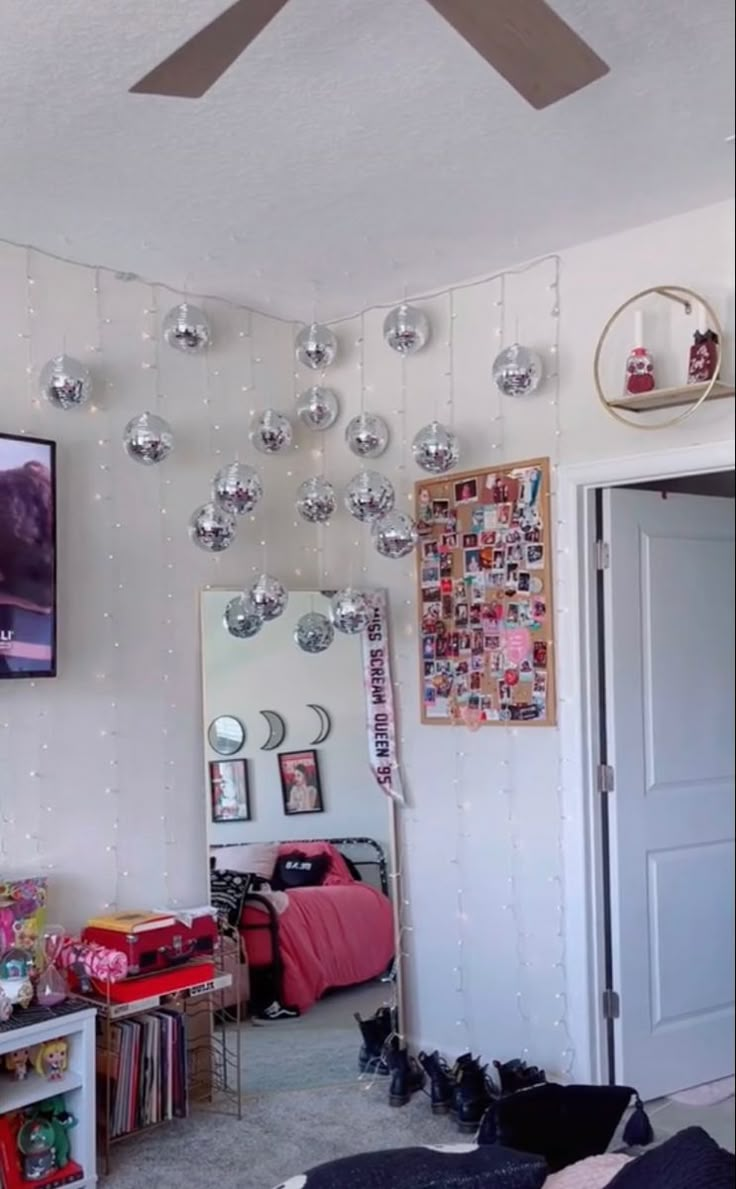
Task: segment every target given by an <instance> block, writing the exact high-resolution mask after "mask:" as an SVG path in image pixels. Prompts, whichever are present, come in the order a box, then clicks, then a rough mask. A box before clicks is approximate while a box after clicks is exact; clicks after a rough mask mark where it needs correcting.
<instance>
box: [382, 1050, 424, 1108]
mask: <svg viewBox="0 0 736 1189" xmlns="http://www.w3.org/2000/svg"><path fill="white" fill-rule="evenodd" d="M388 1066H389V1069H390V1071H391V1082H390V1084H389V1088H388V1104H389V1106H406V1104H407V1102H408V1101H409V1099H410V1098H411V1096H412V1094H415V1093H416V1091H417V1090H421V1088H422V1086H423V1085H424V1074H423V1073H422V1071H421V1069H420V1068H419V1066H418V1065H417V1063H416V1061H414V1060H413V1059H412V1058H411V1057H410V1056H409V1053H408V1051H407V1050H406V1049H399V1048H394V1049H391V1050H390V1051H389V1055H388Z"/></svg>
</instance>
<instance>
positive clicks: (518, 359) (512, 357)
mask: <svg viewBox="0 0 736 1189" xmlns="http://www.w3.org/2000/svg"><path fill="white" fill-rule="evenodd" d="M543 375H544V368H543V366H542V360H541V359H540V358H539V356H538V355H537V353H536V351H532V350H530V348H529V347H522V346H521V344H520V343H513V344H512V346H510V347H507V348H506V350H505V351H502V352H501V353H500V355H497V356H496V358H495V359H494V361H493V379H494V382H495V384H496V387H497V388H498V390H499V392H502V393H503V395H504V396H529V395H530V394H531V393H532V392H534V391H535V390H536V389H537V388H538V387H539V385H540V384H541V382H542V377H543Z"/></svg>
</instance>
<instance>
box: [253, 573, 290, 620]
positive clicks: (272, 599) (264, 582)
mask: <svg viewBox="0 0 736 1189" xmlns="http://www.w3.org/2000/svg"><path fill="white" fill-rule="evenodd" d="M248 596H249V598H250V600H251V602H252V603H253V604H254V605H255V608H256V611H257V612H258V613H259V614H260V616H261V618H262V619H267V620H271V619H278V617H279V615H283V613H284V611H285V610H286V604H287V603H288V602H289V592H288V590H287V589H286V587H285V586H283V585H282V584H281V583H280V582H279V581H278V579H277V578H271V576H270V575H269V574H261V576H260V578H257V579H256V581H255V582H254V583H253V585H252V586H251V588H250V590H249V591H248Z"/></svg>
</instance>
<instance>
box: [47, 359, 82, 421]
mask: <svg viewBox="0 0 736 1189" xmlns="http://www.w3.org/2000/svg"><path fill="white" fill-rule="evenodd" d="M39 385H40V389H41V395H42V396H43V397H44V399H45V400H47V401H48V402H49V404H50V405H53V406H54V408H56V409H64V410H65V411H66V410H67V409H78V408H79V407H80V405H85V404H86V403H87V401H88V400H89V398H90V397H91V395H92V377H91V375H90V374H89V371H88V369H87V368H86V367H85V366H84V364H83V363H80V362H79V360H78V359H74V358H73V356H71V355H57V356H56V357H55V358H54V359H50V360H49V362H48V363H47V364H46V365H45V367H44V368H43V370H42V372H41V375H40V378H39Z"/></svg>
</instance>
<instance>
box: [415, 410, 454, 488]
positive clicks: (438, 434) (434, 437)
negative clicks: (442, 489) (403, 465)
mask: <svg viewBox="0 0 736 1189" xmlns="http://www.w3.org/2000/svg"><path fill="white" fill-rule="evenodd" d="M411 452H412V454H413V455H414V461H415V462H416V463H417V465H418V466H420V467H421V468H422V470H424V471H429V472H430V474H432V475H443V474H444V473H445V471H451V470H452V468H453V467H455V466H457V464H458V460H459V458H460V447H459V445H458V440H457V436H456V434H454V433H453V432H452V430H451V429H447V428H446V427H445V426H444V425H440V423H439V421H432V422H431V423H430V424H429V425H425V426H424V427H423V428H422V429H420V430H419V433H417V434H416V435H415V437H414V441H413V442H412V444H411Z"/></svg>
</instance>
